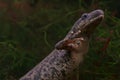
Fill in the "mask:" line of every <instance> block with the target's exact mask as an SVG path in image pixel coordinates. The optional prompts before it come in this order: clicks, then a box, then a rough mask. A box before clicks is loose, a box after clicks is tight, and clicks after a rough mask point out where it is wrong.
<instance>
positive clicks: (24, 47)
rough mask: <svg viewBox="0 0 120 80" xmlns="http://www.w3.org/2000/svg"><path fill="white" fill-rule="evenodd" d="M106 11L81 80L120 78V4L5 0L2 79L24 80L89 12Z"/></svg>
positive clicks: (0, 6)
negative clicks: (83, 14) (20, 79)
mask: <svg viewBox="0 0 120 80" xmlns="http://www.w3.org/2000/svg"><path fill="white" fill-rule="evenodd" d="M95 9H102V10H104V12H105V19H104V21H103V22H102V23H101V24H100V25H99V27H98V28H97V29H96V31H95V33H94V34H93V37H92V39H91V41H90V48H89V52H88V54H87V56H86V57H85V59H84V63H83V65H82V66H80V74H79V76H80V80H120V0H0V80H18V79H19V78H20V77H21V76H23V75H24V74H26V73H27V72H28V71H29V70H30V69H32V68H33V67H34V66H35V65H36V64H38V63H39V62H40V61H41V60H42V59H43V58H45V57H46V56H47V55H48V54H49V53H50V52H51V51H52V50H53V49H54V45H55V44H56V43H57V42H58V41H60V40H61V39H63V38H64V37H65V35H66V33H67V32H68V31H69V29H70V28H71V27H72V25H73V24H74V22H75V21H76V20H77V19H78V18H80V16H81V14H82V13H84V12H90V11H92V10H95Z"/></svg>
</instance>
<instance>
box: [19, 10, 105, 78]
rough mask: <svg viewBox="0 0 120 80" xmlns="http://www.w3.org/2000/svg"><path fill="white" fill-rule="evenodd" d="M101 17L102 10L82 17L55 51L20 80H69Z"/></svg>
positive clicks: (82, 56) (86, 49)
mask: <svg viewBox="0 0 120 80" xmlns="http://www.w3.org/2000/svg"><path fill="white" fill-rule="evenodd" d="M103 15H104V14H103V11H102V10H95V11H92V12H91V13H88V14H87V15H86V14H85V15H83V16H82V17H81V18H80V19H79V20H78V21H77V22H76V23H75V24H74V25H73V27H72V29H71V30H70V31H69V33H68V34H67V35H66V37H65V38H64V39H63V40H62V41H60V42H58V43H57V44H56V46H55V49H54V50H53V51H52V52H51V53H50V54H49V55H48V56H47V57H46V58H45V59H44V60H43V61H41V62H40V63H39V64H38V65H37V66H36V67H34V68H33V69H32V70H31V71H29V72H28V73H27V74H26V75H25V76H23V77H22V78H21V79H20V80H69V79H68V77H69V76H70V75H71V73H72V71H74V70H75V69H76V68H77V67H78V65H79V63H81V62H82V60H83V58H84V55H85V54H86V53H87V51H88V46H89V38H90V35H91V33H92V32H93V31H94V28H96V26H98V25H99V24H100V22H101V21H102V19H103Z"/></svg>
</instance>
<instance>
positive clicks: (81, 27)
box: [70, 10, 104, 38]
mask: <svg viewBox="0 0 120 80" xmlns="http://www.w3.org/2000/svg"><path fill="white" fill-rule="evenodd" d="M103 18H104V12H103V11H102V10H95V11H92V12H90V13H85V14H83V15H82V16H81V18H80V19H79V20H78V21H77V22H76V23H75V24H74V26H73V28H72V29H71V31H70V33H71V36H72V37H71V38H78V37H81V36H86V37H90V36H91V34H92V33H93V32H94V30H95V29H96V27H97V26H98V25H99V24H100V23H101V22H102V20H103Z"/></svg>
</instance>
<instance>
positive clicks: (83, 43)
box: [55, 37, 89, 53]
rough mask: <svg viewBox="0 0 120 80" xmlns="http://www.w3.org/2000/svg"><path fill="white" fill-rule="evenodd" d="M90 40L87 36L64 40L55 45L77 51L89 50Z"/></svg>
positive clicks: (59, 48) (60, 48)
mask: <svg viewBox="0 0 120 80" xmlns="http://www.w3.org/2000/svg"><path fill="white" fill-rule="evenodd" d="M88 42H89V41H88V38H86V37H80V38H74V39H68V40H62V41H60V42H58V43H57V44H56V45H55V48H56V49H58V50H62V49H63V50H67V51H70V52H76V53H80V52H87V51H88V46H89V44H88Z"/></svg>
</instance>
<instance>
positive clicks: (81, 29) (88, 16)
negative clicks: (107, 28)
mask: <svg viewBox="0 0 120 80" xmlns="http://www.w3.org/2000/svg"><path fill="white" fill-rule="evenodd" d="M103 18H104V12H103V11H102V10H94V11H92V12H90V13H84V14H83V15H82V16H81V18H80V19H78V20H77V21H76V22H75V24H74V25H73V27H72V29H71V30H70V31H69V32H68V34H67V36H66V37H65V38H64V39H63V40H62V41H60V42H58V43H57V44H56V45H55V48H56V49H58V50H62V49H64V50H68V51H76V50H77V49H80V50H81V51H83V52H84V51H87V49H88V45H89V38H90V37H91V35H92V33H93V32H94V30H95V28H96V27H97V26H98V25H99V24H100V23H101V21H102V20H103ZM82 39H85V41H84V40H82ZM76 41H77V42H80V43H81V44H83V45H81V44H80V45H78V44H76Z"/></svg>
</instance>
